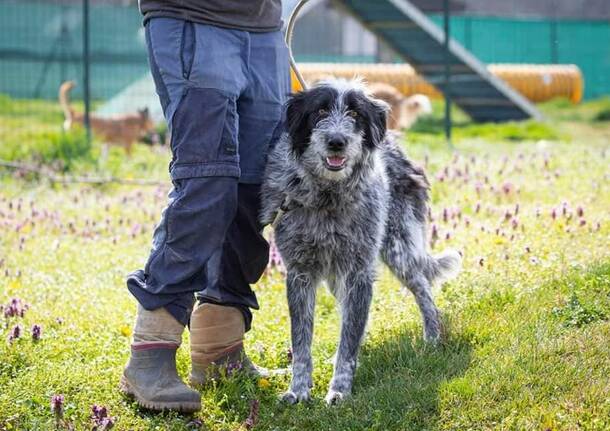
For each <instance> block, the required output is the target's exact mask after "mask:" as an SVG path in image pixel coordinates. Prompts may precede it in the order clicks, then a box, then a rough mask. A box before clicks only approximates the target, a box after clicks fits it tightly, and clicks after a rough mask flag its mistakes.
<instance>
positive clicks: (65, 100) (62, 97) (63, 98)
mask: <svg viewBox="0 0 610 431" xmlns="http://www.w3.org/2000/svg"><path fill="white" fill-rule="evenodd" d="M74 87H76V83H75V82H74V81H66V82H64V83H63V84H61V85H60V86H59V105H60V106H61V109H62V110H63V111H64V125H63V127H64V130H69V129H70V127H72V119H73V118H74V111H73V110H72V108H71V107H70V90H72V89H73V88H74Z"/></svg>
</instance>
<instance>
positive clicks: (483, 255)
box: [0, 99, 610, 431]
mask: <svg viewBox="0 0 610 431" xmlns="http://www.w3.org/2000/svg"><path fill="white" fill-rule="evenodd" d="M608 105H610V102H608V101H601V102H596V103H593V104H586V105H583V106H581V107H578V108H574V107H572V106H566V105H565V104H562V103H555V104H549V105H546V106H544V107H543V110H544V112H545V113H546V114H547V117H548V118H549V121H548V122H547V123H543V124H541V123H532V122H529V123H524V124H512V125H501V126H498V125H496V126H489V125H488V126H477V125H472V124H469V123H467V122H466V121H465V120H463V119H462V120H460V118H459V116H458V120H459V121H461V122H462V123H461V124H459V126H458V128H457V129H456V137H457V140H456V147H457V149H458V152H456V153H452V152H451V151H449V150H448V149H447V148H446V146H445V145H444V144H443V141H442V138H441V137H440V134H439V128H440V124H441V121H440V117H439V116H438V115H436V116H435V117H432V118H431V119H428V120H426V121H425V122H422V123H420V124H419V125H418V126H417V127H416V129H415V130H414V131H413V132H412V133H411V134H409V136H408V138H407V139H406V140H405V148H406V149H407V151H408V153H409V154H410V155H411V157H412V158H414V159H415V160H418V161H420V162H421V163H422V164H425V165H426V167H427V170H428V173H429V176H430V178H431V181H432V198H433V200H432V208H433V211H432V217H433V220H432V221H431V225H433V227H432V229H431V230H433V231H434V235H431V243H432V245H433V246H434V250H437V251H440V250H442V249H444V248H445V247H454V248H457V249H459V250H461V251H462V252H463V254H464V269H463V272H462V273H461V275H460V276H459V277H458V278H457V279H456V280H454V281H452V282H450V283H448V284H446V285H445V286H443V287H442V288H439V289H438V292H437V302H438V305H439V307H440V308H441V310H442V312H443V315H444V320H445V323H446V327H447V334H446V337H445V339H444V341H443V343H442V345H441V346H438V347H431V346H427V345H425V344H424V343H423V341H422V335H421V323H420V318H419V315H418V312H417V308H416V307H415V304H414V301H413V298H412V296H410V294H408V293H406V291H405V289H403V288H401V286H400V285H399V283H398V282H397V281H396V280H394V279H393V278H392V277H391V276H390V274H389V272H388V271H387V270H386V269H384V268H380V271H379V280H378V282H377V285H376V293H375V300H374V303H373V306H372V315H371V320H370V324H369V330H368V335H367V337H366V339H365V342H364V345H363V348H362V352H361V355H360V367H359V369H358V372H357V374H356V379H355V386H354V394H353V397H352V398H351V399H350V400H349V401H347V402H345V403H344V404H342V405H340V406H338V407H332V408H329V407H326V405H325V404H324V402H323V396H324V394H325V391H326V388H327V385H328V383H329V380H330V377H331V372H332V365H331V363H330V360H331V357H332V355H333V353H334V349H335V345H336V341H337V339H338V323H339V322H338V319H337V313H336V310H335V304H334V300H333V298H332V296H331V295H330V294H328V293H327V292H326V291H325V290H323V289H321V292H320V295H319V296H318V303H317V308H316V321H315V336H314V347H313V354H314V380H315V387H314V390H313V396H314V401H312V402H311V403H308V404H304V405H297V406H294V407H289V406H285V405H282V404H281V403H279V402H278V401H277V395H278V394H280V393H281V392H282V391H283V390H285V389H286V388H287V386H288V382H289V381H288V377H286V376H284V377H277V378H272V379H269V380H260V381H257V382H256V381H249V380H244V379H240V378H237V377H227V378H225V379H222V380H221V381H219V382H217V383H216V384H215V385H214V386H213V387H209V388H206V389H205V390H204V391H203V393H202V395H203V410H202V412H200V413H198V414H196V415H194V416H181V415H178V414H175V413H164V414H152V413H150V412H146V411H142V410H140V409H139V408H138V407H137V406H136V405H135V404H134V403H133V402H132V401H130V400H128V399H126V398H124V397H123V396H121V394H120V393H119V392H118V390H117V383H118V380H119V377H120V374H121V371H122V368H123V366H124V364H125V362H126V361H127V358H128V355H129V342H130V335H131V325H132V323H133V319H134V314H135V303H134V300H133V299H132V298H131V297H130V295H129V293H128V292H127V290H126V288H125V285H124V279H125V275H126V274H127V273H129V272H130V271H133V270H134V269H137V268H139V267H141V266H142V264H143V263H144V260H145V258H146V256H147V252H148V250H149V244H150V238H151V233H152V229H153V227H154V224H155V222H156V221H157V219H158V216H159V214H160V210H161V209H162V207H163V205H164V202H165V195H166V193H167V191H168V189H167V187H157V186H147V187H134V186H118V185H108V186H103V187H91V186H83V185H65V186H63V185H50V184H48V183H47V182H45V181H44V180H41V181H36V180H35V179H32V178H25V179H24V178H21V177H20V176H19V175H13V174H11V173H10V172H9V171H0V304H3V305H4V310H3V312H2V314H0V430H53V429H55V428H58V429H77V430H81V429H82V430H86V429H92V428H93V426H94V422H93V420H92V419H91V414H92V413H91V408H92V406H93V405H103V406H105V407H106V408H107V409H108V412H109V415H110V416H112V417H114V418H115V426H114V429H118V430H149V429H150V430H186V429H201V430H231V431H234V430H239V429H247V427H246V425H244V422H245V420H246V418H247V417H248V415H249V412H250V410H251V405H252V401H253V400H257V401H258V402H259V403H260V404H259V409H258V415H257V418H256V419H257V423H256V425H255V427H254V429H255V430H333V431H334V430H383V431H389V430H419V429H425V430H479V429H500V430H504V429H514V430H530V429H531V430H564V429H565V430H576V429H587V430H608V429H610V377H609V376H610V250H609V244H610V241H609V240H610V212H609V210H610V187H609V185H610V184H609V183H610V170H609V166H610V123H608V122H607V121H599V119H598V117H599V115H598V113H599V112H602V110H603V109H608ZM60 124H61V114H60V112H59V109H58V108H57V107H56V106H55V104H52V103H51V104H48V103H42V102H16V101H12V100H10V99H0V158H12V159H20V160H28V161H29V162H32V161H34V162H45V163H51V164H53V163H54V166H56V167H57V169H59V170H62V171H65V172H69V173H82V172H91V171H95V172H98V173H102V174H113V175H118V176H123V177H126V176H127V175H130V176H132V177H136V178H156V179H160V180H166V179H167V173H166V172H167V169H166V163H167V161H168V155H167V153H166V152H165V151H151V150H150V148H148V147H146V146H143V145H141V146H138V148H137V151H136V152H135V155H134V157H133V158H132V159H131V160H126V159H125V157H124V156H123V155H122V153H121V151H120V150H116V151H115V150H114V149H113V150H112V151H111V152H110V155H109V157H108V159H107V160H104V161H100V160H99V157H98V156H99V148H98V147H97V145H95V144H94V145H93V146H92V147H91V146H88V145H85V146H82V145H81V144H82V141H81V137H80V136H79V132H75V133H74V134H72V135H68V136H62V135H61V133H60V132H59V125H60ZM54 145H60V146H62V148H65V149H66V151H65V152H63V153H62V152H57V151H56V148H55V147H54ZM22 146H24V147H22ZM25 147H27V148H25ZM24 148H25V149H24ZM62 151H63V150H62ZM66 155H68V156H69V157H70V159H69V160H68V159H66V157H67V156H66ZM256 292H257V294H258V296H259V302H260V304H261V309H260V311H258V312H256V313H255V317H254V327H253V330H252V331H251V332H250V333H248V336H247V348H248V350H249V352H250V353H251V355H252V356H253V357H254V359H255V360H256V361H257V362H258V363H259V364H261V365H263V366H267V367H286V366H287V365H288V363H289V361H288V354H287V351H288V348H289V342H290V341H289V323H288V310H287V305H286V300H285V295H284V287H283V277H282V274H281V273H280V272H279V271H278V270H272V271H270V272H269V274H267V275H265V276H264V277H263V278H262V279H261V280H260V282H259V283H258V284H257V285H256ZM13 298H15V299H18V300H19V301H21V305H23V304H27V309H25V311H24V312H23V316H22V317H21V316H19V315H17V316H12V317H10V316H8V315H10V314H13V311H14V308H10V309H9V305H10V301H11V299H13ZM17 305H19V304H17ZM18 308H19V307H18ZM7 310H9V311H7ZM17 314H19V313H17ZM5 315H7V317H5ZM33 325H39V327H40V328H41V335H40V337H39V339H38V340H35V339H34V338H37V337H33V336H32V327H33ZM16 327H18V328H19V330H16V329H15V328H16ZM16 332H20V333H19V334H16ZM15 335H19V337H15ZM188 367H189V355H188V335H187V334H185V337H184V343H183V347H182V348H181V349H180V350H179V372H180V373H181V375H182V376H185V375H186V373H187V372H188ZM57 394H62V395H63V396H64V400H65V401H64V414H63V419H62V420H60V421H56V419H55V417H54V415H53V413H52V412H51V408H50V400H51V397H52V396H53V395H57Z"/></svg>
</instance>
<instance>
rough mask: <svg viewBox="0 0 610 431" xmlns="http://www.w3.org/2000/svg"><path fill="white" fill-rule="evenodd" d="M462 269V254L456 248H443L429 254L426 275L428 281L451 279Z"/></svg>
mask: <svg viewBox="0 0 610 431" xmlns="http://www.w3.org/2000/svg"><path fill="white" fill-rule="evenodd" d="M461 269H462V256H461V255H460V253H459V252H457V251H456V250H445V251H443V252H442V253H440V254H435V255H432V256H429V259H428V267H427V271H426V276H427V278H428V280H429V281H430V283H434V282H442V281H447V280H451V279H452V278H454V277H456V276H457V275H458V274H459V272H460V270H461Z"/></svg>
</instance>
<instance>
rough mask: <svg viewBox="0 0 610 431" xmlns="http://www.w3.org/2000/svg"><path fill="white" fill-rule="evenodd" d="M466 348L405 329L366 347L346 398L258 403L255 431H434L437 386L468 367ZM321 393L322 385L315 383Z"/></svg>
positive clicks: (460, 341) (462, 342)
mask: <svg viewBox="0 0 610 431" xmlns="http://www.w3.org/2000/svg"><path fill="white" fill-rule="evenodd" d="M471 351H472V348H471V345H470V344H469V342H468V341H467V340H466V339H465V338H464V337H463V336H460V335H459V334H453V335H452V334H449V335H448V336H447V337H446V339H445V341H444V343H443V344H442V345H440V346H436V347H434V346H430V345H427V344H425V343H424V342H423V340H422V338H421V335H420V333H419V331H417V332H415V331H414V330H412V329H410V330H406V329H405V330H404V331H402V332H400V333H397V334H395V335H391V336H389V337H383V339H379V340H370V341H369V342H367V343H365V346H364V347H363V350H362V352H361V355H360V367H359V368H358V371H357V373H356V379H355V383H354V391H353V396H352V397H351V399H350V400H349V401H347V402H345V403H343V404H342V405H340V406H336V407H330V408H329V407H327V406H326V405H325V404H324V401H323V399H321V397H315V399H314V400H313V401H312V402H310V403H307V404H305V405H297V406H285V405H282V404H277V403H275V404H272V405H269V404H266V403H263V404H262V405H261V422H260V424H259V426H258V427H257V428H256V429H257V430H258V429H261V430H263V429H281V430H290V429H295V430H296V429H300V430H302V429H307V430H350V431H351V430H377V429H378V430H386V431H387V430H405V429H408V430H411V429H430V428H434V427H435V424H436V423H437V422H438V420H439V415H440V408H439V392H440V391H441V390H442V385H443V384H444V383H445V382H447V381H449V380H451V379H453V378H455V377H459V376H461V375H462V374H463V373H464V372H465V370H466V369H467V368H468V366H469V364H470V358H471ZM316 384H317V385H318V386H322V388H323V389H324V390H325V389H326V388H325V385H327V384H328V382H327V381H324V382H321V381H317V382H316Z"/></svg>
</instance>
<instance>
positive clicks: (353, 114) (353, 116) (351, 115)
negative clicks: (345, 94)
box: [347, 111, 358, 118]
mask: <svg viewBox="0 0 610 431" xmlns="http://www.w3.org/2000/svg"><path fill="white" fill-rule="evenodd" d="M347 115H349V116H350V117H352V118H356V117H357V116H358V113H357V112H356V111H347Z"/></svg>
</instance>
